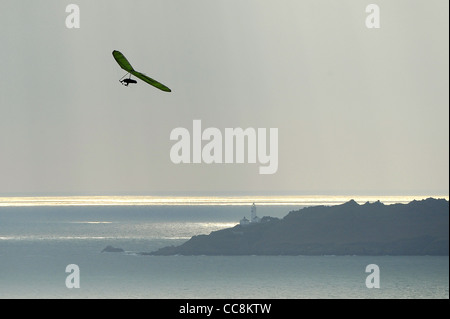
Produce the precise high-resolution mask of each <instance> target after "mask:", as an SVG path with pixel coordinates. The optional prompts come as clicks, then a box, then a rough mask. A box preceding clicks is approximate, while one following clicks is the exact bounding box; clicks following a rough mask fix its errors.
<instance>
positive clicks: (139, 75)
mask: <svg viewBox="0 0 450 319" xmlns="http://www.w3.org/2000/svg"><path fill="white" fill-rule="evenodd" d="M130 73H131V74H133V75H134V76H135V77H137V78H139V79H141V80H142V81H144V82H147V83H148V84H150V85H153V86H154V87H156V88H158V89H160V90H162V91H165V92H172V91H171V90H170V89H169V88H168V87H167V86H165V85H164V84H162V83H160V82H158V81H156V80H153V79H152V78H150V77H148V76H146V75H145V74H142V73H141V72H137V71H131V72H130Z"/></svg>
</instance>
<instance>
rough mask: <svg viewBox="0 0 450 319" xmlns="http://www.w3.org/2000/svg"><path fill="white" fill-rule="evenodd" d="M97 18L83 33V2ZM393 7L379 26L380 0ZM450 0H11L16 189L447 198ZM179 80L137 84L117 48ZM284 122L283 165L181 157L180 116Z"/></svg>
mask: <svg viewBox="0 0 450 319" xmlns="http://www.w3.org/2000/svg"><path fill="white" fill-rule="evenodd" d="M70 3H75V4H78V5H79V7H80V10H81V28H80V29H67V28H66V26H65V19H66V17H67V15H68V13H66V12H65V8H66V6H67V5H68V4H70ZM370 3H376V4H378V5H379V6H380V9H381V28H380V29H367V28H366V26H365V19H366V16H367V15H368V14H367V13H366V12H365V8H366V6H367V5H368V4H370ZM448 11H449V8H448V1H444V0H435V1H429V0H427V1H425V0H422V1H410V0H408V1H406V0H405V1H334V0H326V1H325V0H323V1H312V0H311V1H299V0H291V1H286V0H281V1H271V0H254V1H248V0H222V1H211V0H190V1H179V0H177V1H170V0H160V1H116V0H108V1H99V0H98V1H77V0H73V1H60V0H48V1H25V0H2V1H1V2H0V43H1V50H0V61H1V72H2V76H1V77H0V90H1V92H0V194H1V195H11V194H57V193H61V194H111V193H115V194H148V195H152V194H154V193H159V192H191V191H198V192H205V193H206V192H208V193H209V192H239V191H242V192H254V193H258V192H260V193H262V192H264V193H282V192H291V193H293V192H296V193H298V194H303V193H308V194H323V193H358V194H362V193H364V194H366V193H372V194H392V193H395V194H398V193H436V192H438V193H442V194H448V190H449V188H448V185H449V177H448V176H449V146H448V144H449V120H448V116H449V99H448V96H449V95H448V85H449V80H448V78H449V77H448V75H449V74H448V67H449V65H448V55H449V50H448V49H449V42H448V23H449V17H448ZM113 50H119V51H121V52H123V53H124V54H125V55H126V56H127V57H128V58H129V60H130V62H131V63H132V64H133V66H134V67H135V68H136V69H138V70H139V71H142V72H145V73H146V74H148V75H149V76H151V77H154V78H155V79H157V80H159V81H161V82H162V83H164V84H166V85H168V86H169V87H170V88H171V89H172V90H173V92H172V93H164V92H161V91H159V90H157V89H155V88H153V87H150V86H148V85H147V84H145V83H143V82H138V85H136V86H133V87H132V86H130V87H128V88H126V87H123V86H122V85H120V83H119V82H118V79H119V78H120V77H122V75H124V74H125V72H124V71H123V70H121V69H120V68H119V66H118V65H117V64H116V62H115V61H114V59H113V57H112V55H111V52H112V51H113ZM194 119H200V120H202V125H203V128H206V127H216V128H219V129H221V130H223V129H224V128H227V127H228V128H235V127H242V128H247V127H253V128H270V127H275V128H278V130H279V165H278V171H277V173H276V174H273V175H259V174H258V166H259V165H258V164H211V165H208V164H182V165H175V164H173V163H172V162H171V160H170V156H169V152H170V148H171V147H172V145H173V144H174V142H173V141H170V140H169V135H170V132H171V131H172V129H174V128H176V127H185V128H187V129H189V130H191V131H192V121H193V120H194Z"/></svg>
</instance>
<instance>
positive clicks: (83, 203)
mask: <svg viewBox="0 0 450 319" xmlns="http://www.w3.org/2000/svg"><path fill="white" fill-rule="evenodd" d="M351 198H353V199H355V200H356V201H357V202H358V203H365V202H367V201H370V202H371V201H376V200H381V201H382V202H384V203H385V204H393V203H407V202H409V201H411V200H413V199H418V200H420V199H422V198H426V197H418V196H397V197H395V196H384V197H376V196H365V197H364V196H360V197H348V196H337V197H336V196H300V197H295V196H274V197H269V196H260V197H257V196H247V197H245V196H242V197H238V196H230V197H170V196H167V197H151V196H134V197H133V196H97V197H93V196H91V197H89V196H86V197H2V198H0V298H1V299H6V298H8V299H9V298H13V299H16V298H20V299H50V298H51V299H53V298H57V299H59V298H61V299H72V298H75V299H78V298H83V299H84V298H89V299H109V298H114V299H116V298H120V299H135V298H136V299H175V298H176V299H178V298H182V299H184V298H187V299H203V298H208V299H211V298H217V299H236V298H237V299H329V298H340V299H341V298H344V299H361V298H362V299H366V298H368V299H372V298H376V299H378V298H383V299H409V298H413V299H424V298H426V299H429V298H437V299H443V298H445V299H448V298H449V257H448V256H332V255H331V256H330V255H328V256H178V255H177V256H149V255H141V254H140V253H141V252H150V251H154V250H157V249H159V248H162V247H165V246H170V245H180V244H182V243H184V242H185V241H187V240H189V238H191V237H192V236H194V235H200V234H209V233H210V232H212V231H216V230H220V229H224V228H228V227H233V226H235V225H236V224H238V223H239V220H240V219H241V218H243V217H244V216H246V217H247V218H248V217H249V216H250V207H251V205H252V204H253V203H255V205H256V207H257V215H258V216H259V217H263V216H272V217H278V218H283V217H284V216H285V215H287V214H288V213H289V211H292V210H298V209H300V208H303V207H306V206H312V205H336V204H341V203H344V202H346V201H347V200H349V199H351ZM440 198H442V197H440ZM444 198H446V197H444ZM446 199H448V198H446ZM107 246H113V247H116V248H121V249H123V251H122V252H102V250H103V249H104V248H105V247H107ZM369 265H372V266H370V267H372V268H370V267H369V268H370V269H369V268H368V266H369ZM373 265H376V266H377V273H376V274H375V271H372V270H371V269H373ZM368 269H369V270H368ZM374 275H377V282H378V283H379V285H378V286H377V287H374V286H373V285H371V284H370V283H374V282H375V281H374V277H373V276H374ZM368 282H369V284H368Z"/></svg>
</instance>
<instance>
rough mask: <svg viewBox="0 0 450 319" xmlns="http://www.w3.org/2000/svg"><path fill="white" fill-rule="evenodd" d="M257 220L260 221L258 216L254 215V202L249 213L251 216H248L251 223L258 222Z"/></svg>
mask: <svg viewBox="0 0 450 319" xmlns="http://www.w3.org/2000/svg"><path fill="white" fill-rule="evenodd" d="M259 221H260V219H259V217H258V216H256V205H255V203H253V205H252V214H251V217H250V222H251V223H259Z"/></svg>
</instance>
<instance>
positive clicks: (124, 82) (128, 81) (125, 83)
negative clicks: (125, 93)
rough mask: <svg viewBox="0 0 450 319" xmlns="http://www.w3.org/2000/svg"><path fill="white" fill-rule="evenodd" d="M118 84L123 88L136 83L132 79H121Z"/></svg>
mask: <svg viewBox="0 0 450 319" xmlns="http://www.w3.org/2000/svg"><path fill="white" fill-rule="evenodd" d="M120 83H122V84H123V85H125V86H128V85H129V84H130V83H133V84H136V83H137V81H136V80H133V79H123V80H121V81H120Z"/></svg>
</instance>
